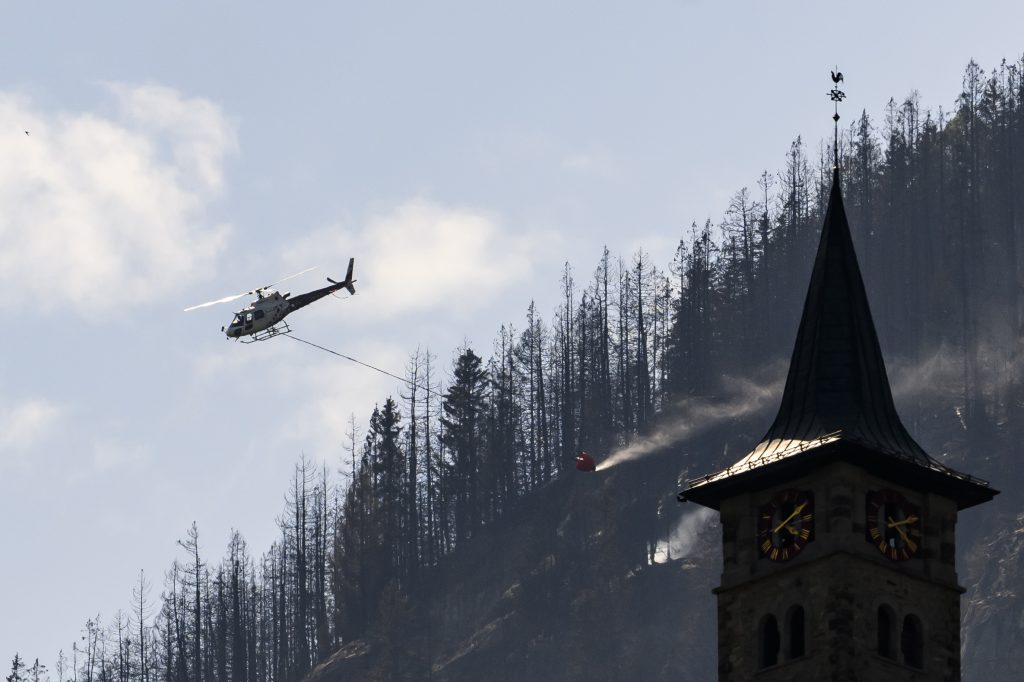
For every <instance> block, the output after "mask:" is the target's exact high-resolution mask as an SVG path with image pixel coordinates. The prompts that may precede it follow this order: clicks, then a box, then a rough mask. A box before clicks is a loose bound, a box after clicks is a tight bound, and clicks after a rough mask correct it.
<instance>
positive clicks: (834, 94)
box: [828, 66, 846, 170]
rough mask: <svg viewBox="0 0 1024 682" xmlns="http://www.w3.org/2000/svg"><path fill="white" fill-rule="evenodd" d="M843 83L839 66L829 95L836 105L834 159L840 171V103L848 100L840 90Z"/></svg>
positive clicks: (833, 119) (833, 118)
mask: <svg viewBox="0 0 1024 682" xmlns="http://www.w3.org/2000/svg"><path fill="white" fill-rule="evenodd" d="M842 82H843V72H842V71H840V70H839V67H838V66H837V67H836V68H835V71H833V72H832V85H833V87H832V90H830V91H829V93H828V95H829V97H831V98H832V103H833V104H834V112H835V113H833V114H832V121H833V123H834V125H835V137H834V138H833V141H832V159H833V163H834V166H833V168H835V169H836V170H838V169H839V103H840V102H842V101H843V99H845V98H846V93H845V92H843V91H842V90H840V89H839V84H840V83H842Z"/></svg>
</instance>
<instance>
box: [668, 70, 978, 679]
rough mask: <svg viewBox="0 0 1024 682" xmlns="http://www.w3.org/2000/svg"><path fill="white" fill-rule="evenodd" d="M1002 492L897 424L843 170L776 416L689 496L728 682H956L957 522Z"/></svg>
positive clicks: (692, 486)
mask: <svg viewBox="0 0 1024 682" xmlns="http://www.w3.org/2000/svg"><path fill="white" fill-rule="evenodd" d="M839 78H841V74H839ZM833 80H835V74H834V75H833ZM833 92H837V90H836V91H833ZM840 94H841V93H840ZM833 99H836V97H835V96H833ZM835 118H836V120H837V121H838V113H837V115H836V117H835ZM996 494H997V491H995V490H993V489H992V488H991V487H990V486H989V485H988V483H986V482H985V481H982V480H979V479H976V478H973V477H971V476H968V475H966V474H963V473H960V472H957V471H954V470H952V469H950V468H948V467H946V466H944V465H942V464H941V463H940V462H938V461H937V460H935V459H933V458H932V457H930V456H929V455H928V454H927V453H925V452H924V450H923V449H922V448H921V446H919V445H918V444H917V443H916V442H915V441H914V439H913V438H912V437H911V436H910V434H909V433H908V432H907V430H906V428H905V427H904V426H903V423H902V422H901V421H900V418H899V415H898V414H897V413H896V408H895V405H894V404H893V398H892V392H891V390H890V387H889V380H888V377H887V376H886V371H885V365H884V363H883V361H882V353H881V350H880V348H879V344H878V337H877V335H876V333H875V327H874V323H873V322H872V319H871V313H870V311H869V309H868V301H867V295H866V293H865V291H864V284H863V282H862V280H861V275H860V268H859V267H858V265H857V258H856V255H855V254H854V249H853V241H852V240H851V237H850V228H849V225H848V224H847V220H846V212H845V210H844V209H843V199H842V196H841V192H840V182H839V168H838V164H837V165H836V167H835V168H834V170H833V176H832V190H831V195H830V197H829V203H828V209H827V211H826V214H825V221H824V225H823V227H822V231H821V241H820V243H819V245H818V252H817V255H816V257H815V261H814V268H813V271H812V274H811V281H810V287H809V289H808V292H807V299H806V302H805V304H804V310H803V317H802V319H801V321H800V327H799V331H798V333H797V338H796V345H795V347H794V349H793V356H792V360H791V363H790V367H789V374H788V376H787V377H786V387H785V390H784V392H783V396H782V404H781V406H780V408H779V412H778V415H777V416H776V417H775V421H774V423H773V424H772V426H771V428H769V429H768V433H767V434H766V435H765V436H764V438H763V439H762V440H761V442H760V443H758V444H757V445H756V446H755V447H754V449H753V450H752V451H751V452H750V453H749V454H748V455H747V456H745V457H744V458H743V459H741V460H740V461H738V462H736V463H735V464H733V465H732V466H730V467H729V468H727V469H725V470H724V471H719V472H716V473H712V474H709V475H707V476H704V477H702V478H699V479H696V480H693V481H690V482H689V484H688V487H687V489H686V490H684V491H683V492H682V493H680V499H685V500H690V501H693V502H696V503H698V504H701V505H704V506H706V507H710V508H712V509H715V510H718V511H719V512H720V515H721V528H722V550H723V570H722V577H721V585H720V586H719V587H718V588H716V590H715V594H716V595H717V599H718V679H719V682H741V681H749V680H757V681H758V682H783V681H786V682H789V681H794V682H795V681H800V682H809V681H825V680H828V681H836V682H846V681H854V680H872V681H878V680H886V681H887V682H901V681H904V680H906V681H908V682H909V681H911V680H914V681H924V680H927V681H932V680H934V681H936V682H938V681H942V682H953V681H957V680H960V595H961V594H962V593H963V591H964V590H963V588H962V587H960V586H959V584H958V583H957V575H956V565H955V563H956V562H955V559H956V546H955V528H956V520H957V512H958V511H960V510H962V509H967V508H968V507H972V506H974V505H976V504H980V503H982V502H987V501H989V500H991V499H992V497H993V496H994V495H996Z"/></svg>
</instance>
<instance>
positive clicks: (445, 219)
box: [287, 199, 546, 318]
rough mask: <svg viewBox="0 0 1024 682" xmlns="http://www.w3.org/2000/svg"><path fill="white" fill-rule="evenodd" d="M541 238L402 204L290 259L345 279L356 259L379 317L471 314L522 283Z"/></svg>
mask: <svg viewBox="0 0 1024 682" xmlns="http://www.w3.org/2000/svg"><path fill="white" fill-rule="evenodd" d="M542 244H543V239H542V237H541V235H537V234H531V233H524V234H519V233H516V232H514V231H513V230H511V229H509V228H508V227H507V226H505V225H503V224H502V223H501V222H500V221H499V220H498V219H497V218H496V217H495V216H493V215H490V214H488V213H485V212H483V211H478V210H474V209H469V208H462V207H450V206H443V205H440V204H437V203H434V202H431V201H427V200H423V199H416V200H412V201H407V202H405V203H403V204H401V205H399V206H397V207H395V208H394V209H392V210H390V211H388V212H387V213H384V214H380V215H376V216H372V217H371V218H370V219H369V220H368V221H367V222H366V224H365V227H363V228H362V229H358V230H350V229H344V228H341V227H334V228H328V229H324V230H320V231H318V232H316V233H314V234H312V235H311V236H309V237H307V238H306V239H303V240H301V241H300V242H298V243H297V244H296V245H295V246H294V247H292V249H290V250H289V252H288V253H287V258H288V260H289V262H290V263H291V264H292V266H294V267H296V268H299V267H302V266H303V265H309V264H314V263H315V264H318V265H320V266H322V267H323V268H324V269H326V270H327V271H328V272H333V273H335V274H337V275H344V271H343V269H344V267H345V264H346V263H347V262H348V258H349V257H352V256H355V257H356V273H355V274H356V278H357V279H358V280H359V283H357V284H356V288H357V289H358V290H359V291H360V292H361V293H363V294H366V295H371V294H372V296H373V298H374V300H375V301H376V302H377V303H376V304H375V305H374V306H373V307H372V310H371V311H370V313H371V314H372V315H374V316H377V317H385V318H386V317H391V316H398V315H401V314H403V313H408V312H424V311H429V310H432V309H435V308H438V307H444V308H446V309H448V308H451V309H455V310H458V311H462V312H465V311H472V310H477V309H480V308H482V307H485V306H487V305H488V304H489V303H490V302H491V301H492V299H493V297H494V296H495V295H496V294H497V293H499V292H501V291H502V290H504V289H506V288H507V287H510V286H512V285H514V284H516V283H521V282H523V281H525V280H526V279H527V278H528V277H529V274H530V271H531V261H532V260H534V259H536V258H539V257H542V256H546V254H543V253H541V249H542Z"/></svg>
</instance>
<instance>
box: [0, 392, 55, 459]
mask: <svg viewBox="0 0 1024 682" xmlns="http://www.w3.org/2000/svg"><path fill="white" fill-rule="evenodd" d="M61 412H62V411H61V408H60V407H58V406H57V405H55V404H54V403H52V402H50V401H48V400H43V399H33V400H26V401H24V402H22V403H20V404H18V405H15V406H14V407H12V408H10V409H7V410H2V409H0V465H2V464H3V463H4V461H5V460H8V461H9V462H10V463H15V457H16V456H17V455H19V454H21V453H23V452H25V451H26V450H28V449H29V448H31V447H32V446H33V445H35V444H36V443H38V442H39V441H40V440H42V439H43V438H44V437H45V436H46V434H47V433H48V432H50V431H51V430H52V429H53V427H54V425H55V424H56V423H57V421H58V420H59V419H60V416H61Z"/></svg>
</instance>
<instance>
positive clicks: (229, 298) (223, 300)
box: [185, 266, 316, 313]
mask: <svg viewBox="0 0 1024 682" xmlns="http://www.w3.org/2000/svg"><path fill="white" fill-rule="evenodd" d="M310 270H316V266H313V267H311V268H306V269H305V270H303V271H302V272H296V273H295V274H294V275H288V276H287V277H283V278H281V279H279V280H277V281H276V282H273V283H272V284H268V285H267V286H265V287H257V288H256V289H252V290H250V291H245V292H243V293H241V294H233V295H231V296H225V297H224V298H218V299H217V300H216V301H207V302H206V303H200V304H199V305H194V306H192V307H191V308H185V312H186V313H187V312H188V311H190V310H196V309H197V308H206V307H207V306H211V305H217V304H218V303H230V302H231V301H234V300H235V299H237V298H242V297H243V296H248V295H250V294H255V293H257V292H260V291H265V290H266V289H269V288H270V287H272V286H275V285H277V284H280V283H281V282H284V281H286V280H289V279H292V278H293V277H298V276H299V275H304V274H306V273H307V272H309V271H310Z"/></svg>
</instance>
